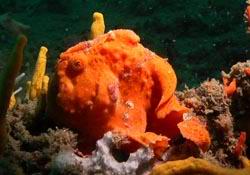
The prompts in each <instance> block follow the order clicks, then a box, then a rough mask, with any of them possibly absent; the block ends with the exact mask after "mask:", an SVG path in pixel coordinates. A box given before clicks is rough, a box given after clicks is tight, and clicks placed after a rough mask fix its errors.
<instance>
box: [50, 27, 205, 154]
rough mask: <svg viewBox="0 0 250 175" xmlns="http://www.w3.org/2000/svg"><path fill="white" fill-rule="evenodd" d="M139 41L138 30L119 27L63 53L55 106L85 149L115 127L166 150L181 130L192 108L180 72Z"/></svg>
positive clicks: (53, 111) (59, 118) (56, 114)
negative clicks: (180, 96)
mask: <svg viewBox="0 0 250 175" xmlns="http://www.w3.org/2000/svg"><path fill="white" fill-rule="evenodd" d="M139 42H140V38H139V36H137V35H136V34H135V33H134V32H133V31H131V30H125V29H119V30H113V31H110V32H108V33H106V34H103V35H100V36H98V37H96V38H95V39H93V40H90V41H85V42H80V43H79V44H77V45H75V46H73V47H71V48H69V49H67V50H66V51H65V52H63V53H61V55H60V58H59V59H58V61H57V66H56V76H55V78H54V80H52V84H51V88H50V92H49V98H50V100H49V103H50V104H49V106H50V109H49V111H50V115H51V116H52V117H53V119H54V120H55V121H56V122H57V123H59V124H62V125H63V126H67V127H69V128H72V129H75V130H76V131H77V132H78V133H79V137H80V138H81V140H82V144H81V147H80V150H82V151H86V150H88V149H89V148H90V149H89V150H91V149H94V145H95V143H96V141H97V140H98V139H100V138H101V137H102V136H103V135H104V133H106V132H107V131H115V132H119V133H121V134H123V135H125V136H127V137H128V138H129V139H131V140H132V141H134V142H136V143H139V144H141V145H148V146H149V145H150V146H152V147H153V148H154V149H155V150H156V152H158V153H159V154H161V152H162V151H164V149H166V148H167V147H168V146H169V143H168V141H169V139H171V138H174V137H176V136H177V135H179V134H180V129H179V128H178V126H177V124H178V123H180V122H182V121H183V113H185V112H187V111H188V109H187V108H186V107H184V106H182V105H180V103H179V101H178V100H177V98H176V96H175V95H174V92H175V89H176V83H177V79H176V74H175V72H174V70H173V68H172V66H171V65H170V64H169V63H168V62H167V60H166V59H163V58H161V57H160V56H158V55H156V54H155V53H154V52H152V51H150V50H149V49H147V48H144V47H143V46H142V45H141V44H140V43H139ZM204 130H205V129H204ZM205 132H206V131H205ZM207 135H208V134H207ZM207 137H209V136H207ZM207 140H208V141H207ZM205 143H208V144H209V139H205Z"/></svg>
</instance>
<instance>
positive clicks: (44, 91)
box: [42, 75, 49, 94]
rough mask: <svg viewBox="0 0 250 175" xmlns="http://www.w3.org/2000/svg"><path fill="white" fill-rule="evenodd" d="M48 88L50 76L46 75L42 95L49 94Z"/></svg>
mask: <svg viewBox="0 0 250 175" xmlns="http://www.w3.org/2000/svg"><path fill="white" fill-rule="evenodd" d="M48 87H49V76H47V75H45V76H43V83H42V94H47V93H48Z"/></svg>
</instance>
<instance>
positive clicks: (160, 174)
mask: <svg viewBox="0 0 250 175" xmlns="http://www.w3.org/2000/svg"><path fill="white" fill-rule="evenodd" d="M177 174H178V175H186V174H202V175H235V174H237V175H248V174H250V167H246V168H244V169H232V168H223V167H220V166H217V165H214V164H211V163H210V162H208V161H206V160H204V159H198V158H193V157H190V158H188V159H185V160H178V161H169V162H167V163H163V164H160V165H157V166H155V167H154V168H153V170H152V172H151V173H150V175H177Z"/></svg>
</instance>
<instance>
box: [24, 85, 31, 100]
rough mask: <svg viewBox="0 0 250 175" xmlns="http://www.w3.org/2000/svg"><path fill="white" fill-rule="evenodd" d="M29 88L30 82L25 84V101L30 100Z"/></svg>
mask: <svg viewBox="0 0 250 175" xmlns="http://www.w3.org/2000/svg"><path fill="white" fill-rule="evenodd" d="M30 87H31V81H27V82H26V94H25V99H30V97H29V96H30Z"/></svg>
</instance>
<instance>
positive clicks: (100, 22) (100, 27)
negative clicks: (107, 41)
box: [90, 12, 105, 39]
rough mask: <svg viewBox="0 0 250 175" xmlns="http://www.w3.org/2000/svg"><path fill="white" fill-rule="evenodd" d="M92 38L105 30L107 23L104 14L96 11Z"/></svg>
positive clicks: (92, 26)
mask: <svg viewBox="0 0 250 175" xmlns="http://www.w3.org/2000/svg"><path fill="white" fill-rule="evenodd" d="M90 32H91V33H90V39H94V38H96V37H97V36H99V35H102V34H104V32H105V23H104V18H103V14H101V13H99V12H95V13H94V14H93V23H92V25H91V31H90Z"/></svg>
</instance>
